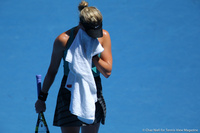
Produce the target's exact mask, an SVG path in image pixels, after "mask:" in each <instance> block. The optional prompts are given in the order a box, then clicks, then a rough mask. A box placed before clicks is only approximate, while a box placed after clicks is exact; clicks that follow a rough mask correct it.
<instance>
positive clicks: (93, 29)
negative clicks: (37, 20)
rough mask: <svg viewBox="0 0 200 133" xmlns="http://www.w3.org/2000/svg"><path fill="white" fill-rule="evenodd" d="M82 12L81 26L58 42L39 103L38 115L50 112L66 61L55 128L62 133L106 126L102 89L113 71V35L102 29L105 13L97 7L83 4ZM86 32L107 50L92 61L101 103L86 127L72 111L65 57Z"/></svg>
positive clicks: (91, 132)
mask: <svg viewBox="0 0 200 133" xmlns="http://www.w3.org/2000/svg"><path fill="white" fill-rule="evenodd" d="M78 9H79V11H80V15H79V17H80V22H79V25H78V26H76V27H73V28H71V29H69V30H68V31H66V32H64V33H62V34H60V35H59V36H58V37H57V38H56V39H55V42H54V46H53V52H52V56H51V62H50V65H49V68H48V71H47V74H46V76H45V79H44V82H43V86H42V90H41V92H40V95H39V96H38V100H37V101H36V103H35V108H36V112H37V113H38V112H41V111H42V112H44V111H45V110H46V104H45V101H46V98H47V95H48V91H49V89H50V87H51V85H52V83H53V82H54V79H55V76H56V74H57V71H58V68H59V66H60V63H61V60H62V59H64V61H63V62H64V76H63V79H62V82H61V87H60V90H59V93H58V97H57V105H56V109H55V115H54V122H53V125H54V126H59V127H61V131H62V133H79V131H80V130H81V132H82V133H98V130H99V126H100V123H102V124H104V123H105V117H106V105H105V101H104V98H103V95H102V86H101V78H100V73H101V74H102V75H103V76H104V77H106V78H108V77H109V76H110V74H111V70H112V53H111V39H110V35H109V33H108V32H107V31H106V30H104V29H102V14H101V13H100V11H99V10H98V9H97V8H96V7H88V3H87V2H86V1H82V2H81V3H80V4H79V6H78ZM80 28H81V29H83V30H84V31H85V32H86V33H87V34H88V35H89V36H90V37H92V38H97V39H98V41H99V42H100V44H101V45H102V47H103V48H104V51H103V52H102V53H100V54H99V55H95V56H93V58H92V62H93V66H92V67H93V68H92V72H93V76H94V80H95V83H96V88H97V99H98V100H97V102H96V103H95V107H96V109H95V120H94V123H93V124H86V123H84V122H82V121H80V120H79V119H78V118H77V116H76V115H73V114H71V112H70V111H69V106H70V100H71V98H70V97H71V91H69V90H68V89H66V88H65V84H66V80H67V76H68V73H69V68H68V62H67V61H65V56H66V54H67V51H68V49H69V47H70V45H71V44H72V43H73V40H74V38H75V37H76V34H77V32H78V30H79V29H80Z"/></svg>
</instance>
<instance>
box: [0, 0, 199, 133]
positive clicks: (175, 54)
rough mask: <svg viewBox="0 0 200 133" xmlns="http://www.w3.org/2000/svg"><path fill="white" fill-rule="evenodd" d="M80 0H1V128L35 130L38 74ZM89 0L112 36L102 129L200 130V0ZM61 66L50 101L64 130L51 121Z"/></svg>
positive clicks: (5, 131) (105, 132)
mask: <svg viewBox="0 0 200 133" xmlns="http://www.w3.org/2000/svg"><path fill="white" fill-rule="evenodd" d="M79 2H80V0H74V1H69V0H68V1H67V0H56V1H55V0H48V1H46V0H20V1H18V0H6V1H5V0H4V1H3V0H1V1H0V43H1V44H0V71H1V74H0V77H1V80H0V90H1V92H0V98H1V99H0V108H1V109H0V131H1V132H2V133H13V132H15V133H19V132H21V133H27V132H29V133H31V132H34V130H35V124H36V120H37V114H36V113H35V110H34V103H35V101H36V98H37V97H36V80H35V75H36V74H42V75H43V79H44V75H45V74H46V71H47V68H48V65H49V62H50V57H51V51H52V45H53V42H54V39H55V38H56V37H57V36H58V35H59V34H60V33H62V32H64V31H66V30H67V29H69V28H71V27H73V26H76V25H77V24H78V20H79V19H78V10H77V6H78V4H79ZM88 2H89V4H90V5H91V6H96V7H97V8H99V9H100V11H101V12H102V14H103V17H104V22H103V24H104V25H103V27H104V29H106V30H108V31H109V33H110V35H111V39H112V53H113V71H112V75H111V77H110V78H108V79H105V78H103V77H102V80H103V89H104V90H103V93H104V96H105V99H106V102H107V109H108V111H107V119H106V125H105V126H101V128H100V132H101V133H111V132H112V133H134V132H135V133H142V132H145V131H147V130H149V129H156V128H157V129H165V131H166V129H198V131H199V132H200V96H199V94H200V90H199V89H200V84H199V82H200V1H199V0H123V1H122V0H95V1H93V0H88ZM62 73H63V70H62V65H61V66H60V69H59V72H58V75H57V77H56V80H55V82H54V84H53V85H52V88H51V90H50V92H49V97H48V100H47V111H46V112H45V116H46V119H47V123H48V125H49V129H50V131H51V133H56V132H60V129H59V128H57V127H54V126H52V121H53V115H54V108H55V104H56V96H57V93H58V88H59V86H60V81H61V79H62ZM143 129H145V130H143ZM149 132H150V131H149ZM185 132H186V131H185Z"/></svg>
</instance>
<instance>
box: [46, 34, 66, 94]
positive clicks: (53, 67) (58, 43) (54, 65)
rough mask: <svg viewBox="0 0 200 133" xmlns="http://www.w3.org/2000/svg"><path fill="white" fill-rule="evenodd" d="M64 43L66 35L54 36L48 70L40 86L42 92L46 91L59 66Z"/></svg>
mask: <svg viewBox="0 0 200 133" xmlns="http://www.w3.org/2000/svg"><path fill="white" fill-rule="evenodd" d="M65 44H66V36H64V35H62V34H61V35H60V36H58V38H56V40H55V42H54V46H53V52H52V56H51V63H50V65H49V68H48V71H47V74H46V76H45V79H44V82H43V86H42V92H44V93H48V91H49V89H50V87H51V85H52V84H53V82H54V79H55V76H56V74H57V72H58V68H59V66H60V62H61V59H62V57H63V52H64V50H65Z"/></svg>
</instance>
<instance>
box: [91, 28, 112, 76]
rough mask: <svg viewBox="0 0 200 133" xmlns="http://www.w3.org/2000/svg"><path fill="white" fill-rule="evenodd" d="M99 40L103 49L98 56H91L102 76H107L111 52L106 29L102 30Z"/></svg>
mask: <svg viewBox="0 0 200 133" xmlns="http://www.w3.org/2000/svg"><path fill="white" fill-rule="evenodd" d="M99 42H100V43H101V44H102V46H103V48H104V51H103V52H102V53H101V57H100V58H99V57H98V56H94V57H93V63H94V64H95V66H96V67H97V69H98V70H99V71H100V72H101V73H102V74H103V76H104V77H106V78H108V77H109V76H110V75H111V71H112V52H111V40H110V35H109V33H108V32H107V31H105V30H104V31H103V37H102V38H100V39H99Z"/></svg>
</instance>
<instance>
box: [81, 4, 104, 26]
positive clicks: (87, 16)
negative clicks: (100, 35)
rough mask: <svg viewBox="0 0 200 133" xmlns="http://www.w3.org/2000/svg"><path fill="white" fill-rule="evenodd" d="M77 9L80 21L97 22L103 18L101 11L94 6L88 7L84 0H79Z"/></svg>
mask: <svg viewBox="0 0 200 133" xmlns="http://www.w3.org/2000/svg"><path fill="white" fill-rule="evenodd" d="M78 9H79V11H80V15H79V17H80V22H82V23H88V24H97V23H101V22H102V20H103V17H102V14H101V12H100V11H99V10H98V9H97V8H96V7H93V6H90V7H88V2H86V1H81V3H80V4H79V6H78Z"/></svg>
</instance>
